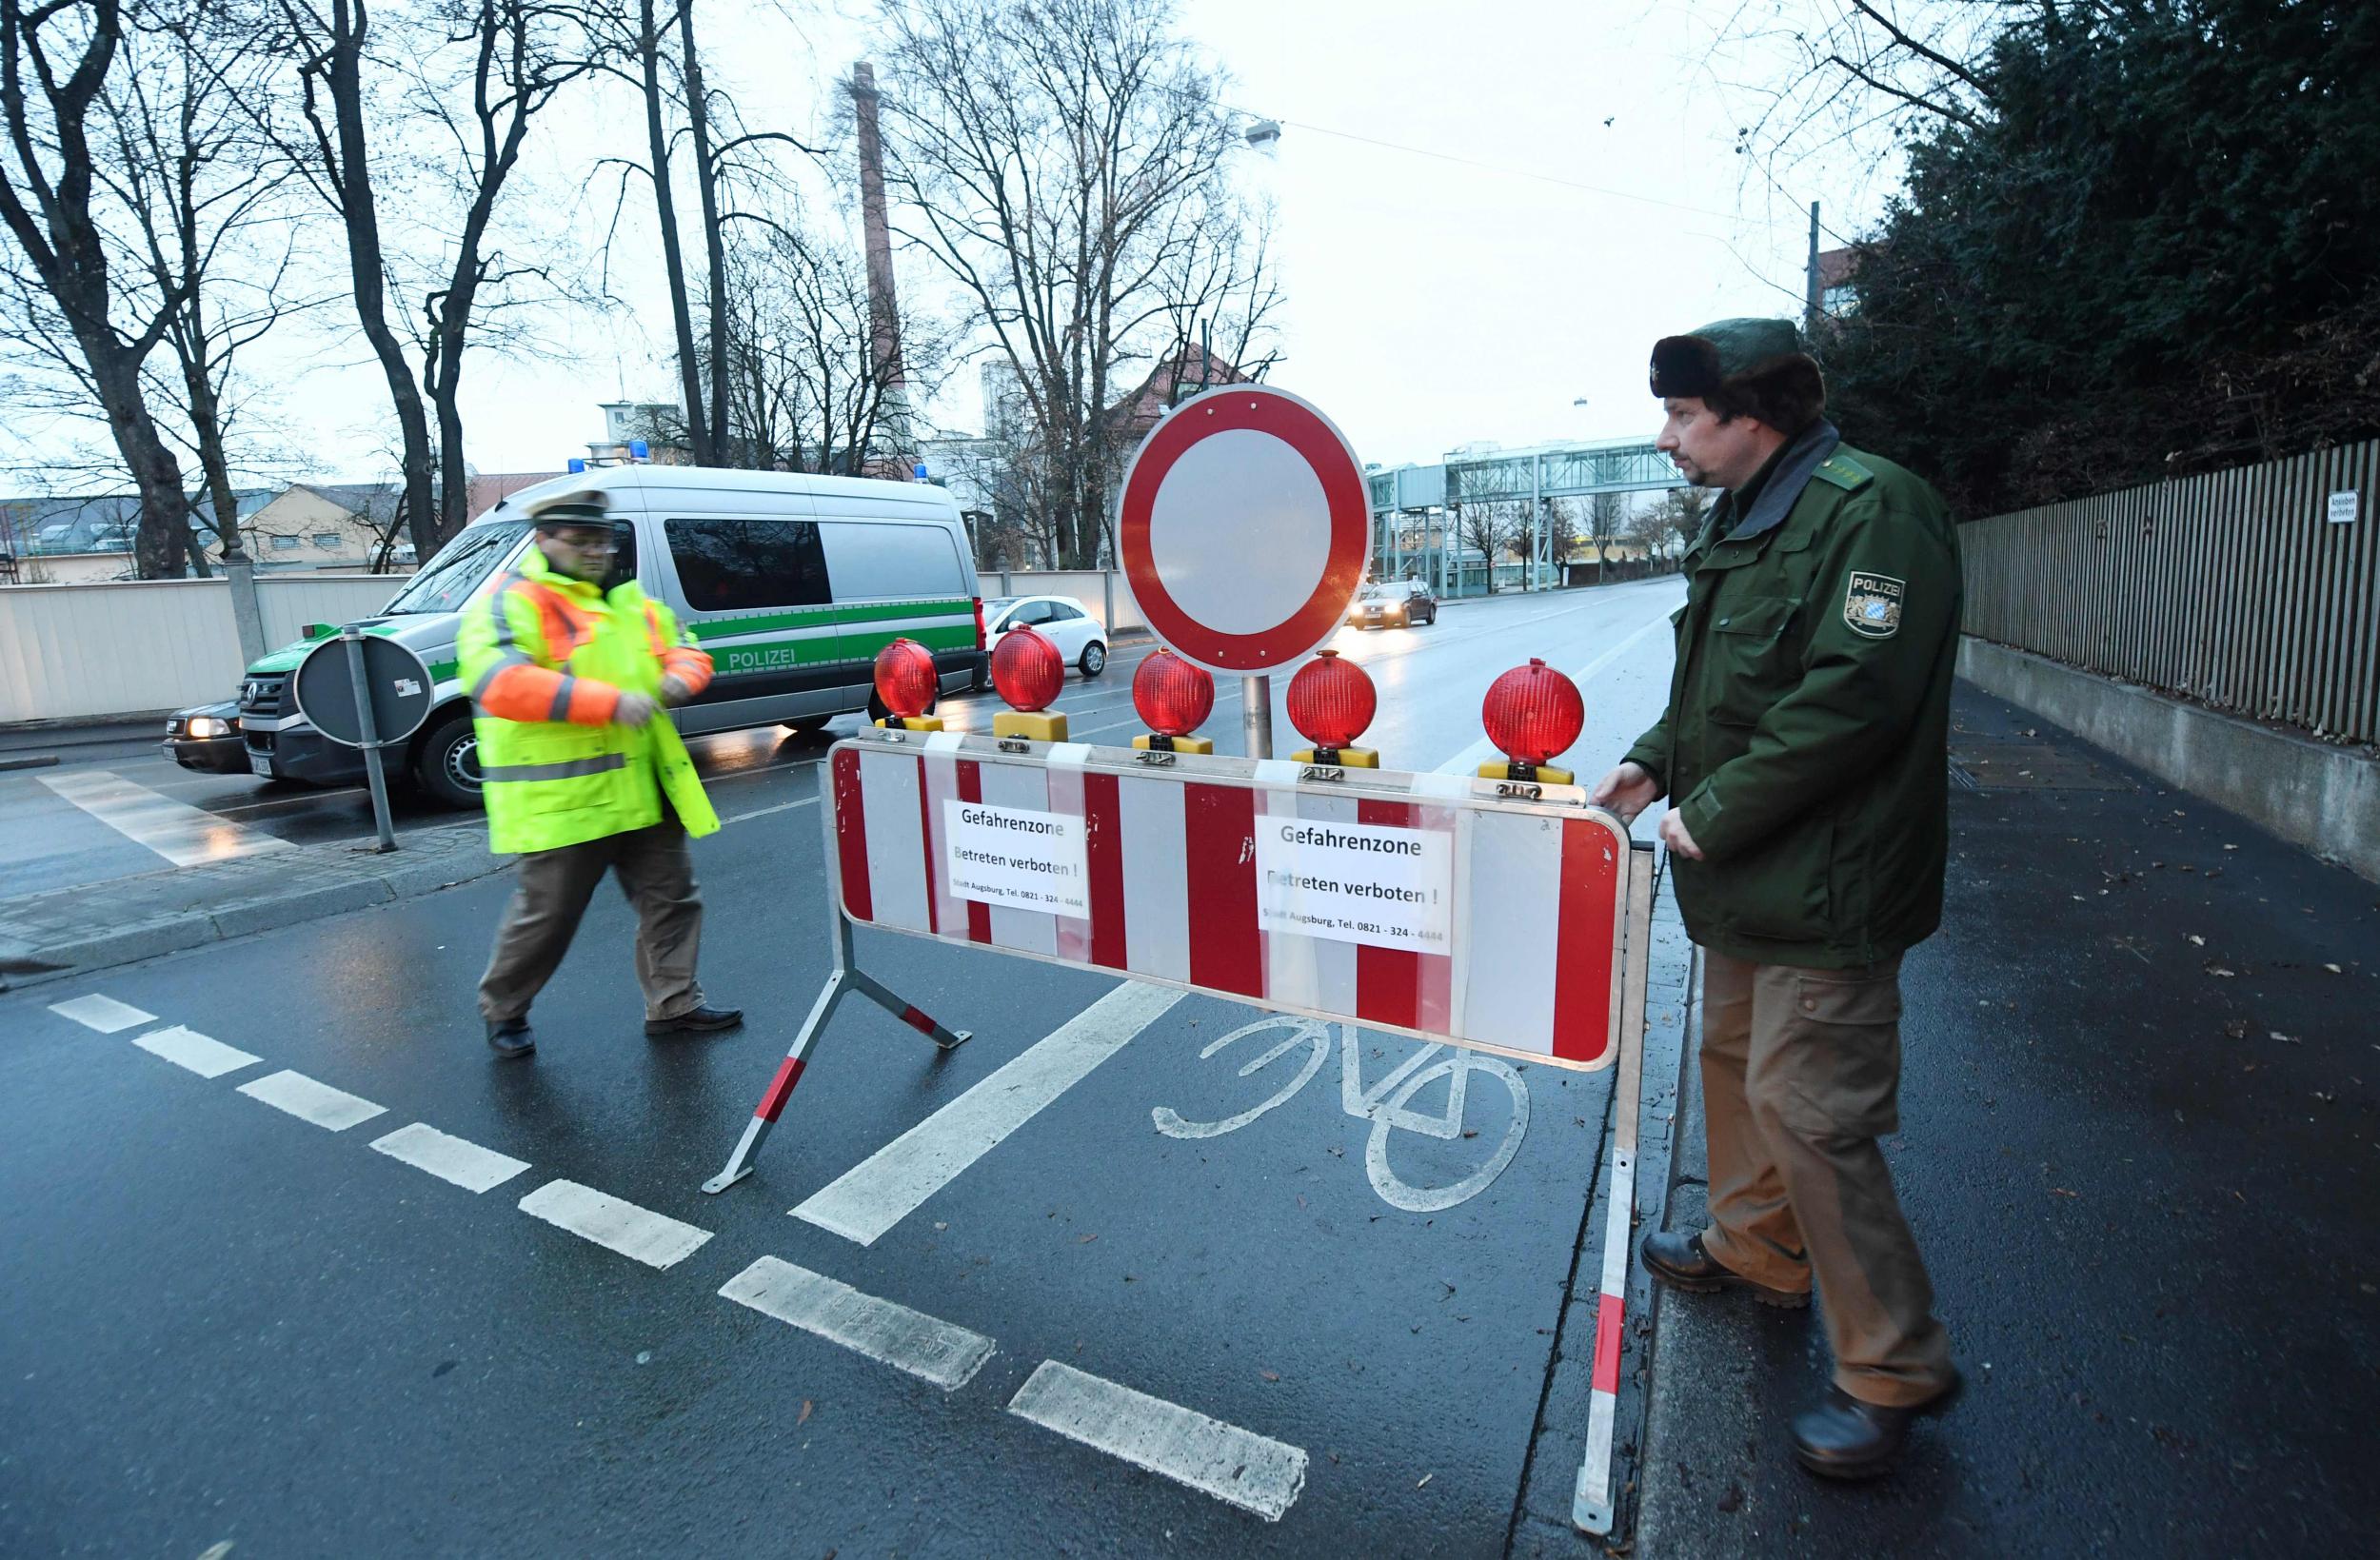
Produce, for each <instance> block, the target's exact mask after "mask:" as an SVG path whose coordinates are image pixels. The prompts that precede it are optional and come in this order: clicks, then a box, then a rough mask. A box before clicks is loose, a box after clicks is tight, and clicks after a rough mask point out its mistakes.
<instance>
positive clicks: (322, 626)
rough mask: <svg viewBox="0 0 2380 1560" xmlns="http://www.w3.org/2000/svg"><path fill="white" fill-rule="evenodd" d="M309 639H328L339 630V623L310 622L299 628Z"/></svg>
mask: <svg viewBox="0 0 2380 1560" xmlns="http://www.w3.org/2000/svg"><path fill="white" fill-rule="evenodd" d="M298 632H299V633H301V634H303V635H305V636H306V637H307V639H309V640H327V639H328V638H330V637H331V636H332V635H333V634H336V633H337V632H339V625H338V624H337V623H330V622H309V623H307V624H306V625H305V626H303V627H302V628H300V629H299V630H298Z"/></svg>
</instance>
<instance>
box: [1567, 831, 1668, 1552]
mask: <svg viewBox="0 0 2380 1560" xmlns="http://www.w3.org/2000/svg"><path fill="white" fill-rule="evenodd" d="M1628 857H1629V876H1628V928H1627V932H1628V961H1627V963H1626V965H1625V966H1623V968H1624V971H1625V978H1624V980H1623V983H1622V985H1621V988H1620V1008H1619V1060H1618V1076H1617V1077H1616V1078H1615V1079H1614V1081H1613V1099H1612V1182H1611V1193H1610V1195H1609V1196H1608V1197H1607V1198H1606V1199H1605V1202H1604V1210H1603V1212H1604V1224H1603V1278H1602V1284H1601V1286H1600V1289H1601V1293H1600V1294H1599V1296H1598V1297H1597V1305H1596V1315H1595V1375H1594V1378H1593V1381H1592V1383H1591V1388H1592V1391H1591V1392H1590V1394H1589V1396H1588V1399H1587V1454H1586V1456H1585V1457H1584V1458H1582V1459H1581V1460H1580V1462H1579V1464H1578V1482H1577V1486H1576V1487H1575V1489H1574V1490H1573V1491H1572V1493H1571V1504H1570V1520H1571V1523H1572V1525H1573V1526H1574V1527H1576V1528H1577V1529H1578V1530H1580V1531H1582V1532H1590V1533H1597V1534H1603V1535H1608V1534H1609V1533H1610V1532H1611V1530H1612V1524H1613V1520H1614V1518H1615V1516H1616V1508H1617V1505H1618V1500H1617V1497H1616V1494H1615V1492H1614V1491H1613V1489H1612V1436H1613V1431H1614V1428H1615V1425H1616V1420H1617V1418H1618V1413H1619V1348H1620V1336H1621V1323H1622V1322H1623V1321H1624V1320H1625V1313H1626V1309H1627V1293H1628V1254H1629V1251H1630V1249H1631V1247H1632V1245H1633V1244H1634V1232H1633V1229H1632V1226H1633V1225H1634V1224H1635V1222H1636V1112H1637V1109H1638V1105H1639V1100H1640V1098H1641V1096H1642V1094H1643V1086H1644V1010H1645V999H1646V996H1647V992H1646V987H1647V985H1648V984H1649V983H1650V980H1651V977H1652V964H1653V847H1652V846H1650V845H1637V846H1636V847H1635V848H1633V849H1632V850H1630V851H1629V853H1628Z"/></svg>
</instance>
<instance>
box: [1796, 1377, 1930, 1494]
mask: <svg viewBox="0 0 2380 1560" xmlns="http://www.w3.org/2000/svg"><path fill="white" fill-rule="evenodd" d="M1964 1384H1965V1383H1964V1382H1963V1381H1962V1380H1961V1379H1960V1377H1959V1374H1958V1372H1955V1371H1953V1372H1951V1384H1950V1385H1949V1386H1947V1387H1945V1388H1943V1389H1942V1390H1941V1391H1940V1392H1936V1393H1935V1394H1934V1396H1932V1397H1930V1398H1928V1399H1926V1400H1925V1401H1924V1402H1922V1403H1913V1404H1911V1405H1910V1406H1909V1407H1907V1408H1900V1409H1888V1408H1885V1407H1884V1406H1883V1405H1881V1404H1877V1403H1863V1402H1861V1401H1860V1400H1859V1399H1858V1398H1855V1397H1854V1396H1852V1395H1851V1393H1849V1392H1845V1391H1843V1389H1842V1388H1840V1387H1830V1388H1828V1389H1827V1393H1826V1401H1825V1402H1823V1403H1820V1404H1819V1405H1818V1406H1817V1407H1816V1408H1815V1409H1811V1410H1809V1411H1808V1412H1803V1413H1797V1414H1795V1415H1794V1429H1793V1437H1792V1438H1793V1443H1794V1460H1795V1462H1797V1463H1799V1464H1801V1466H1802V1467H1804V1468H1806V1469H1808V1470H1810V1471H1811V1472H1813V1473H1816V1474H1818V1475H1820V1476H1821V1477H1824V1478H1830V1479H1872V1478H1874V1477H1875V1476H1876V1475H1877V1474H1879V1473H1881V1472H1883V1471H1885V1470H1886V1469H1888V1468H1890V1467H1892V1465H1893V1458H1894V1454H1896V1453H1897V1452H1898V1451H1900V1449H1901V1443H1902V1442H1904V1441H1906V1440H1908V1439H1909V1424H1910V1421H1911V1420H1913V1419H1915V1418H1917V1417H1918V1416H1919V1415H1920V1414H1929V1413H1940V1412H1942V1411H1943V1410H1944V1409H1946V1408H1948V1407H1950V1404H1951V1399H1952V1398H1954V1397H1956V1396H1957V1395H1958V1389H1959V1388H1960V1387H1961V1386H1963V1385H1964Z"/></svg>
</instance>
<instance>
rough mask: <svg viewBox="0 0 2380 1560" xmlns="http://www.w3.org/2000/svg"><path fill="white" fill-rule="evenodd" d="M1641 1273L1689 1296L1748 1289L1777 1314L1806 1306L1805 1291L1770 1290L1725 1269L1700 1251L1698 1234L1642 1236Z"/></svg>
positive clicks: (1668, 1232) (1662, 1232)
mask: <svg viewBox="0 0 2380 1560" xmlns="http://www.w3.org/2000/svg"><path fill="white" fill-rule="evenodd" d="M1644 1266H1645V1271H1646V1272H1647V1273H1650V1274H1653V1276H1654V1277H1656V1278H1658V1279H1659V1280H1660V1281H1661V1282H1662V1283H1664V1284H1667V1285H1668V1286H1669V1287H1670V1288H1672V1289H1682V1290H1684V1291H1685V1292H1686V1293H1689V1294H1716V1293H1718V1292H1719V1291H1721V1290H1723V1289H1740V1290H1749V1291H1750V1292H1751V1293H1752V1297H1753V1298H1754V1299H1755V1300H1757V1301H1759V1302H1760V1303H1761V1304H1762V1305H1766V1306H1775V1307H1776V1308H1778V1309H1779V1310H1781V1311H1801V1310H1805V1309H1807V1308H1808V1306H1809V1304H1810V1292H1809V1291H1808V1290H1790V1289H1771V1288H1769V1286H1768V1285H1766V1284H1755V1283H1754V1282H1753V1281H1752V1280H1751V1279H1749V1278H1746V1277H1745V1276H1744V1275H1743V1274H1739V1273H1737V1272H1736V1271H1735V1269H1733V1268H1730V1267H1727V1266H1725V1265H1723V1264H1722V1263H1720V1262H1719V1260H1718V1259H1717V1258H1716V1257H1714V1256H1713V1255H1712V1254H1710V1253H1709V1252H1706V1251H1704V1250H1703V1249H1702V1237H1701V1236H1700V1235H1698V1234H1678V1233H1676V1231H1674V1230H1656V1231H1655V1232H1654V1233H1653V1234H1649V1235H1647V1236H1645V1237H1644Z"/></svg>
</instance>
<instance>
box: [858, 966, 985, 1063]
mask: <svg viewBox="0 0 2380 1560" xmlns="http://www.w3.org/2000/svg"><path fill="white" fill-rule="evenodd" d="M843 974H844V976H845V977H847V978H848V979H849V980H850V982H851V989H852V990H853V991H856V992H858V993H859V994H860V995H861V996H863V997H866V998H867V999H868V1000H869V1001H871V1002H873V1003H875V1004H876V1005H877V1006H878V1007H880V1008H883V1010H884V1011H885V1012H886V1013H889V1014H891V1015H892V1016H893V1017H896V1018H898V1019H900V1020H901V1021H902V1023H904V1024H907V1025H908V1026H909V1027H910V1028H911V1029H914V1030H916V1031H917V1032H918V1033H919V1034H921V1035H922V1036H924V1037H926V1038H927V1039H929V1040H932V1041H933V1042H934V1043H935V1044H936V1045H939V1046H941V1047H942V1049H943V1050H945V1051H951V1050H956V1049H957V1048H958V1047H960V1046H962V1045H964V1044H965V1043H966V1042H967V1041H969V1040H971V1039H973V1038H975V1031H973V1030H971V1029H944V1028H943V1027H942V1025H941V1024H939V1023H937V1022H936V1021H935V1020H934V1018H933V1017H932V1016H931V1015H929V1014H927V1013H925V1012H923V1011H922V1010H921V1009H919V1008H916V1007H912V1006H911V1005H910V1004H908V1003H907V1002H904V1001H902V999H901V998H900V997H898V996H896V995H895V994H894V993H893V992H892V991H890V990H889V989H887V988H886V987H885V986H884V984H883V982H882V981H880V980H878V979H877V978H876V977H874V976H872V975H869V974H867V973H865V972H864V971H862V970H845V971H844V972H843Z"/></svg>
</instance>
